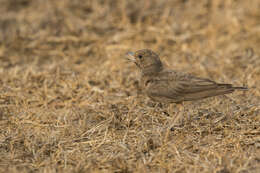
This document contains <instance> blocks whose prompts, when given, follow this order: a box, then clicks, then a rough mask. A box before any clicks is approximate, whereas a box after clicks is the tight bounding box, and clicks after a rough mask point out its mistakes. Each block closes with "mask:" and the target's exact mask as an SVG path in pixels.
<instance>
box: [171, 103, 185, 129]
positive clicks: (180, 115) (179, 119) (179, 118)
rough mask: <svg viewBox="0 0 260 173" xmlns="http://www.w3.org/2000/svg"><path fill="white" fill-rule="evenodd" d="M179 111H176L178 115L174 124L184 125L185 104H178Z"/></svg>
mask: <svg viewBox="0 0 260 173" xmlns="http://www.w3.org/2000/svg"><path fill="white" fill-rule="evenodd" d="M176 106H177V107H178V112H177V113H176V117H175V119H174V122H173V125H174V126H182V125H183V116H184V110H185V109H184V106H183V104H177V105H176Z"/></svg>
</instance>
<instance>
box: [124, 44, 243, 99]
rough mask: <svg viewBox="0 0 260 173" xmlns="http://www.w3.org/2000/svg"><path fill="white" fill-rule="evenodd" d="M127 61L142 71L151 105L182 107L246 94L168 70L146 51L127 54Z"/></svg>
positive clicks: (158, 58)
mask: <svg viewBox="0 0 260 173" xmlns="http://www.w3.org/2000/svg"><path fill="white" fill-rule="evenodd" d="M127 59H128V60H130V61H132V62H134V63H135V64H136V66H137V67H138V68H139V69H140V70H141V83H142V87H143V88H144V90H145V93H146V94H147V96H148V97H149V98H151V99H152V100H153V101H157V102H162V103H181V102H183V101H194V100H200V99H204V98H208V97H213V96H218V95H223V94H229V93H232V92H234V91H235V90H248V88H246V87H234V86H232V84H223V83H217V82H215V81H212V80H210V79H207V78H201V77H196V76H193V75H191V74H187V73H183V72H180V71H175V70H172V69H169V68H167V67H166V66H164V65H163V63H162V61H161V60H160V57H159V56H158V54H156V53H155V52H153V51H152V50H149V49H142V50H138V51H136V52H128V53H127Z"/></svg>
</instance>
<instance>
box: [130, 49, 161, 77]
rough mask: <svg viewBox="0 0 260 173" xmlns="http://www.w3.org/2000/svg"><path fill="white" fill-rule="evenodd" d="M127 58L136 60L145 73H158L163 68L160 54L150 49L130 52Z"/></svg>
mask: <svg viewBox="0 0 260 173" xmlns="http://www.w3.org/2000/svg"><path fill="white" fill-rule="evenodd" d="M127 59H128V60H130V61H132V62H134V63H135V64H136V66H137V67H139V68H140V69H141V71H142V73H143V74H144V75H150V74H156V73H158V72H160V71H161V70H162V62H161V60H160V58H159V56H158V55H157V54H156V53H155V52H153V51H151V50H149V49H142V50H138V51H136V52H128V53H127Z"/></svg>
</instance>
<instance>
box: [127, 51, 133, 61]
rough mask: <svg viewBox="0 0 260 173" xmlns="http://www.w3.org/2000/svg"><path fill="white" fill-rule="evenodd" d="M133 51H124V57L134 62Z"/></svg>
mask: <svg viewBox="0 0 260 173" xmlns="http://www.w3.org/2000/svg"><path fill="white" fill-rule="evenodd" d="M134 55H135V54H134V52H127V53H126V59H128V60H129V61H132V62H135V56H134Z"/></svg>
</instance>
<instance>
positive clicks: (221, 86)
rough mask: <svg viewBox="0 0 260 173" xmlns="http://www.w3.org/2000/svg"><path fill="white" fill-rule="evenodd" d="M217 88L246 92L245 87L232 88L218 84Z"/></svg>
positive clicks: (229, 85)
mask: <svg viewBox="0 0 260 173" xmlns="http://www.w3.org/2000/svg"><path fill="white" fill-rule="evenodd" d="M218 88H223V89H224V88H225V89H233V90H248V88H247V87H233V86H232V85H231V84H218Z"/></svg>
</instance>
